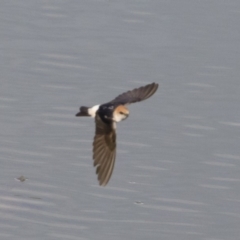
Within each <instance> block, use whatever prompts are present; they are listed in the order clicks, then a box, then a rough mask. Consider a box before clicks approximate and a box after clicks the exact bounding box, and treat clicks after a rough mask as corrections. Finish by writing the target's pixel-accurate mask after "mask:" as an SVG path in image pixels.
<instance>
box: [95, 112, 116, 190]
mask: <svg viewBox="0 0 240 240" xmlns="http://www.w3.org/2000/svg"><path fill="white" fill-rule="evenodd" d="M95 123H96V132H95V137H94V141H93V160H94V166H95V167H97V169H96V174H97V175H98V181H99V184H100V185H102V186H105V185H106V184H107V183H108V181H109V179H110V177H111V175H112V172H113V168H114V163H115V158H116V131H115V129H114V128H113V123H109V124H106V123H104V122H103V121H102V120H101V118H100V117H99V116H98V114H97V115H96V117H95Z"/></svg>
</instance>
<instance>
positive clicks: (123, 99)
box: [110, 83, 158, 105]
mask: <svg viewBox="0 0 240 240" xmlns="http://www.w3.org/2000/svg"><path fill="white" fill-rule="evenodd" d="M157 89H158V84H157V83H151V84H148V85H146V86H143V87H140V88H135V89H133V90H131V91H128V92H125V93H122V94H120V95H119V96H117V97H116V98H114V99H113V100H112V101H111V102H110V103H113V104H116V103H118V104H122V105H125V104H131V103H135V102H140V101H143V100H145V99H147V98H149V97H151V96H152V95H153V94H154V93H155V92H156V91H157Z"/></svg>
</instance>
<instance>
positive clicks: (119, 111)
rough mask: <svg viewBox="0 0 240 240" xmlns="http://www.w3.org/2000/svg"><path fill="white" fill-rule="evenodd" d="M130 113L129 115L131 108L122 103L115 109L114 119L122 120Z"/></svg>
mask: <svg viewBox="0 0 240 240" xmlns="http://www.w3.org/2000/svg"><path fill="white" fill-rule="evenodd" d="M128 115H129V110H128V109H127V108H126V107H125V106H123V105H120V106H118V107H116V108H115V109H114V111H113V121H115V122H120V121H122V120H124V119H126V118H127V117H128Z"/></svg>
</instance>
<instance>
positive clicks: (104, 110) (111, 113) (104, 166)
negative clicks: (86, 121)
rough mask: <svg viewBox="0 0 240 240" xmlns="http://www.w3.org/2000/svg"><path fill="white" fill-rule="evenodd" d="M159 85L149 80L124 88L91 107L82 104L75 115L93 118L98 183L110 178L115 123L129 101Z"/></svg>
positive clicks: (123, 116)
mask: <svg viewBox="0 0 240 240" xmlns="http://www.w3.org/2000/svg"><path fill="white" fill-rule="evenodd" d="M157 89H158V84H157V83H154V82H153V83H151V84H148V85H145V86H142V87H139V88H135V89H133V90H130V91H127V92H124V93H122V94H120V95H119V96H117V97H116V98H114V99H113V100H112V101H110V102H107V103H104V104H99V105H95V106H93V107H85V106H81V107H80V109H79V112H78V113H77V114H76V117H93V118H95V136H94V139H93V144H92V145H93V160H94V163H93V165H94V167H96V174H97V176H98V181H99V185H100V186H105V185H107V183H108V182H109V180H110V178H111V175H112V172H113V168H114V164H115V159H116V146H117V144H116V123H118V122H120V121H123V120H125V119H127V117H128V116H129V110H128V108H127V106H128V105H129V104H131V103H136V102H140V101H143V100H146V99H148V98H149V97H151V96H152V95H153V94H154V93H155V92H156V91H157Z"/></svg>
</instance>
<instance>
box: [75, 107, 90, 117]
mask: <svg viewBox="0 0 240 240" xmlns="http://www.w3.org/2000/svg"><path fill="white" fill-rule="evenodd" d="M88 109H89V108H88V107H80V112H79V113H77V114H76V117H91V115H90V114H89V113H88Z"/></svg>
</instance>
